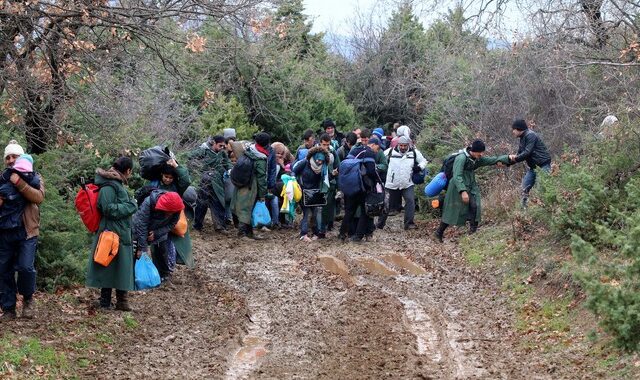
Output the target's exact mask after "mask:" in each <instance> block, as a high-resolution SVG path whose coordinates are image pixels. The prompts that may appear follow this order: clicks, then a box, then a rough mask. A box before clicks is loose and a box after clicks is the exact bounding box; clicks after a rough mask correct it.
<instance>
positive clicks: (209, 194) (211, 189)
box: [189, 136, 231, 232]
mask: <svg viewBox="0 0 640 380" xmlns="http://www.w3.org/2000/svg"><path fill="white" fill-rule="evenodd" d="M225 148H226V146H225V140H224V137H222V136H213V137H211V138H210V139H209V141H207V142H206V143H204V144H202V145H201V146H200V147H199V148H198V149H196V150H194V151H193V152H191V153H190V154H189V163H190V166H191V167H192V170H197V171H198V172H200V173H201V177H200V186H199V189H198V203H197V205H196V212H195V218H194V223H193V228H195V229H196V230H201V229H202V224H203V222H204V217H205V216H206V215H207V209H211V219H212V220H213V225H214V229H215V230H216V231H217V232H226V229H227V227H226V224H225V198H224V173H225V172H226V171H227V170H230V169H231V161H230V160H229V156H228V155H227V151H226V149H225Z"/></svg>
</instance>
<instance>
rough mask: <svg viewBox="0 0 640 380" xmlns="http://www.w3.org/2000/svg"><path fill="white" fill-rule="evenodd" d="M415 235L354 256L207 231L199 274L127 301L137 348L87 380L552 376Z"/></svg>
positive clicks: (487, 284)
mask: <svg viewBox="0 0 640 380" xmlns="http://www.w3.org/2000/svg"><path fill="white" fill-rule="evenodd" d="M390 224H393V223H390ZM397 224H400V223H397ZM425 231H427V226H425V225H421V226H420V229H418V230H415V231H410V232H405V231H402V230H400V229H393V228H392V229H389V230H384V231H381V232H378V233H377V236H376V237H375V238H374V241H373V242H369V243H366V244H355V243H341V242H339V241H338V240H337V239H336V238H329V239H327V240H319V241H315V242H312V243H304V242H300V241H299V240H298V239H297V236H296V232H295V231H291V230H288V231H277V232H276V231H274V232H271V233H266V234H265V235H266V237H267V240H265V241H261V242H250V241H244V240H238V239H235V238H231V237H221V238H220V237H219V236H216V239H215V240H214V239H212V238H211V235H209V233H208V231H207V230H205V232H204V233H200V234H196V235H195V237H194V242H195V247H194V248H195V249H194V250H195V256H196V258H197V266H198V268H197V269H195V270H193V271H188V270H184V269H180V270H179V272H178V274H177V276H176V277H177V281H178V282H179V283H178V284H177V285H176V289H175V290H162V289H159V290H154V291H153V292H148V293H137V294H136V295H134V297H133V304H134V305H135V306H136V308H137V310H138V311H137V312H136V313H135V314H134V315H135V316H136V318H137V319H138V321H139V323H140V326H141V328H140V329H139V330H140V331H139V332H138V333H137V334H136V338H135V339H131V341H130V342H121V344H119V345H117V346H116V347H114V350H113V352H112V353H110V354H107V355H104V357H103V360H104V362H103V363H104V366H99V367H98V368H93V369H91V370H90V371H89V372H88V373H85V374H84V375H86V376H95V377H98V378H105V377H110V378H122V377H132V378H142V377H150V378H188V379H201V378H225V379H245V378H247V379H253V378H266V379H274V378H278V379H282V378H324V379H329V378H331V379H360V378H393V379H400V378H425V379H431V378H433V379H469V378H483V379H484V378H487V379H489V378H490V379H494V378H508V379H513V378H526V379H531V378H553V377H552V376H551V375H549V374H548V372H547V369H546V368H545V366H544V365H541V364H535V365H534V364H530V363H531V362H530V360H529V358H528V357H527V356H525V355H522V354H520V353H519V352H520V351H519V350H518V340H517V339H518V338H517V335H516V334H514V333H513V331H514V330H513V327H512V326H511V325H510V323H511V322H510V321H511V320H512V317H511V315H510V314H509V312H508V308H507V307H506V297H505V296H504V295H502V294H501V293H500V292H499V290H498V289H496V288H495V285H494V284H493V281H492V279H491V278H490V277H489V276H487V275H486V274H479V273H475V272H474V271H471V270H468V269H466V268H465V266H464V264H463V262H462V260H461V258H460V257H459V254H458V252H457V250H456V246H455V244H453V243H445V244H444V245H435V244H434V243H433V242H432V240H431V239H430V238H429V237H426V235H427V233H426V232H425ZM114 368H116V370H114Z"/></svg>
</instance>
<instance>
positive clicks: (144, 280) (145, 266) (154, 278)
mask: <svg viewBox="0 0 640 380" xmlns="http://www.w3.org/2000/svg"><path fill="white" fill-rule="evenodd" d="M135 274H136V280H135V282H136V290H144V289H151V288H155V287H156V286H158V285H160V273H158V269H157V268H156V266H155V265H153V261H151V258H150V257H149V255H147V254H146V253H144V254H142V256H141V257H140V258H139V259H138V260H137V261H136V266H135Z"/></svg>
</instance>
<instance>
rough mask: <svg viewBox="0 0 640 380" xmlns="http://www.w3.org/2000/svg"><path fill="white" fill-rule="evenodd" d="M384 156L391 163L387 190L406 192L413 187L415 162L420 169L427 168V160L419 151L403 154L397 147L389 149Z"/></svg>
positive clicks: (386, 184) (388, 171)
mask: <svg viewBox="0 0 640 380" xmlns="http://www.w3.org/2000/svg"><path fill="white" fill-rule="evenodd" d="M384 154H385V156H386V157H387V158H388V161H389V166H388V169H387V181H386V183H385V185H384V187H386V188H387V189H391V190H404V189H408V188H409V187H411V186H413V182H412V181H411V175H412V174H413V164H414V162H415V163H417V164H418V166H420V169H424V168H426V167H427V160H426V159H425V158H424V156H423V155H422V153H420V151H418V150H417V149H410V150H407V152H405V153H402V152H400V151H399V150H398V148H397V147H396V148H394V149H387V150H386V151H385V152H384ZM414 157H415V160H414Z"/></svg>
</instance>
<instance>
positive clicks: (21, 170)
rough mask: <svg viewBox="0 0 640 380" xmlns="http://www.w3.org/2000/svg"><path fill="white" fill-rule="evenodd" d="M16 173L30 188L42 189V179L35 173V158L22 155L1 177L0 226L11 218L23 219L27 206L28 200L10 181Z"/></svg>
mask: <svg viewBox="0 0 640 380" xmlns="http://www.w3.org/2000/svg"><path fill="white" fill-rule="evenodd" d="M14 173H15V174H17V175H18V176H19V177H20V178H21V179H22V180H23V181H24V182H25V183H26V184H28V185H29V186H31V187H33V188H34V189H40V177H39V176H38V175H37V174H36V172H34V171H33V158H32V157H31V156H30V155H28V154H22V155H20V157H18V159H17V160H16V162H15V164H14V165H13V166H12V167H9V168H6V169H5V170H4V171H3V172H2V176H0V225H1V224H2V223H4V222H5V221H7V220H8V219H9V218H19V219H20V218H22V210H23V209H24V207H25V205H26V200H25V199H24V197H23V196H22V195H20V192H19V191H18V189H17V188H16V186H15V185H14V184H13V183H12V182H11V181H10V178H11V175H12V174H14ZM23 186H24V185H23Z"/></svg>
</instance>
